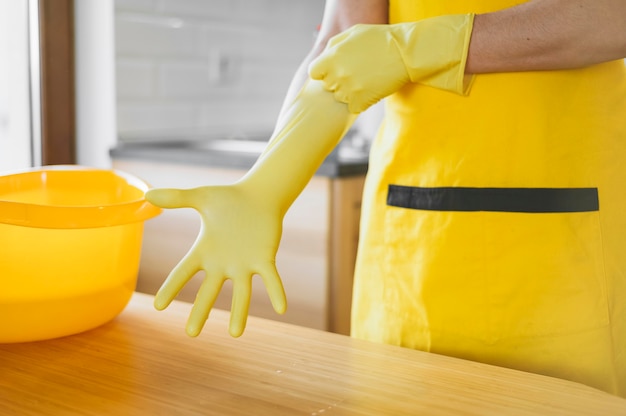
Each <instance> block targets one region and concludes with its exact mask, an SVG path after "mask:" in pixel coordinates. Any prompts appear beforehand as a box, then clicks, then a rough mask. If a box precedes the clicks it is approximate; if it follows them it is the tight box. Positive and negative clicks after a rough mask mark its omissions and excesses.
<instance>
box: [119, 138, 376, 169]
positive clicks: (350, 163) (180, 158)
mask: <svg viewBox="0 0 626 416" xmlns="http://www.w3.org/2000/svg"><path fill="white" fill-rule="evenodd" d="M266 145H267V142H266V141H260V140H239V139H214V140H204V141H199V140H192V141H180V140H171V141H163V140H157V141H154V142H121V143H120V144H118V145H117V146H116V147H114V148H113V149H111V152H110V153H111V157H113V158H114V159H142V160H149V161H153V162H155V161H156V162H158V161H162V162H168V163H181V164H191V165H202V166H210V167H216V168H232V169H242V170H247V169H249V168H251V167H252V165H253V164H254V163H255V162H256V160H257V159H258V157H259V155H260V154H261V153H262V152H263V149H264V148H265V146H266ZM367 161H368V151H367V149H365V148H362V147H358V146H354V145H352V144H350V142H349V141H347V140H345V139H344V142H342V143H340V145H339V146H337V148H336V149H335V150H334V151H333V152H332V153H331V154H330V155H329V156H328V157H327V158H326V160H325V161H324V163H322V165H321V166H320V168H319V169H318V171H317V173H316V175H318V176H326V177H331V178H334V177H345V176H355V175H363V174H365V173H366V172H367Z"/></svg>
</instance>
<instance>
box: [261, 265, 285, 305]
mask: <svg viewBox="0 0 626 416" xmlns="http://www.w3.org/2000/svg"><path fill="white" fill-rule="evenodd" d="M259 274H260V275H261V279H263V284H264V285H265V289H266V290H267V294H268V296H269V298H270V301H271V302H272V306H273V307H274V310H275V311H276V313H280V314H283V313H285V312H286V311H287V296H286V295H285V288H284V287H283V282H282V280H281V279H280V276H279V274H278V271H277V270H276V267H275V266H274V265H272V266H269V267H267V268H265V270H262V271H259Z"/></svg>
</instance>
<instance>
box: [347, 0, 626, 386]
mask: <svg viewBox="0 0 626 416" xmlns="http://www.w3.org/2000/svg"><path fill="white" fill-rule="evenodd" d="M517 3H522V1H517V2H516V1H512V0H486V1H481V0H414V1H412V0H404V1H402V0H398V1H393V0H392V1H391V2H390V22H391V23H398V22H403V21H413V20H418V19H422V18H425V17H430V16H434V15H441V14H452V13H465V12H479V13H480V12H487V11H491V10H497V9H501V8H504V7H508V6H512V5H514V4H517ZM386 111H387V116H386V119H385V122H384V123H383V126H382V127H381V131H380V134H379V135H378V137H377V139H376V140H375V142H374V144H373V146H372V151H371V157H370V167H369V172H368V178H367V181H366V187H365V191H364V198H365V199H364V200H365V204H364V206H363V211H362V222H361V241H360V247H359V253H358V259H357V268H356V275H355V284H354V301H353V313H352V335H353V336H355V337H358V338H363V339H368V340H373V341H378V342H385V343H390V344H396V345H402V346H406V347H411V348H417V349H421V350H425V351H431V352H434V353H441V354H446V355H452V356H457V357H461V358H466V359H470V360H475V361H481V362H486V363H491V364H495V365H500V366H505V367H512V368H516V369H521V370H525V371H529V372H535V373H540V374H546V375H551V376H555V377H559V378H564V379H569V380H573V381H578V382H582V383H585V384H587V385H590V386H594V387H597V388H600V389H603V390H606V391H608V392H611V393H615V394H618V395H622V396H626V69H625V66H624V62H623V61H622V60H620V61H615V62H609V63H605V64H601V65H596V66H593V67H589V68H585V69H580V70H569V71H550V72H533V73H509V74H489V75H479V76H477V77H476V79H475V82H474V84H473V87H472V90H471V93H470V95H469V96H468V97H461V96H457V95H454V94H452V93H448V92H442V91H439V90H436V89H433V88H429V87H423V86H418V85H409V86H406V87H405V88H403V89H402V90H401V91H399V92H398V93H396V94H394V95H393V96H391V97H389V98H388V99H387V103H386Z"/></svg>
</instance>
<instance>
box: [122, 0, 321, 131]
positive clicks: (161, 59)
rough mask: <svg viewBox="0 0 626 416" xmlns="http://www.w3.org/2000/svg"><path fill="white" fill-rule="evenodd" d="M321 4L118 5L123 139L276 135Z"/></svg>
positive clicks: (209, 1)
mask: <svg viewBox="0 0 626 416" xmlns="http://www.w3.org/2000/svg"><path fill="white" fill-rule="evenodd" d="M323 6H324V1H323V0H115V18H116V24H115V36H116V42H115V45H116V83H117V113H118V114H117V117H118V131H119V134H120V138H121V139H122V140H134V139H150V138H151V137H156V136H158V137H159V138H163V137H164V136H171V138H179V137H182V136H185V135H186V134H189V133H196V134H200V135H204V134H207V135H208V134H216V133H217V134H224V135H229V134H240V133H242V132H243V133H246V132H248V133H252V134H254V133H256V132H268V134H269V132H271V130H272V129H273V127H274V122H275V119H276V117H277V115H278V111H279V109H280V107H281V105H282V100H283V97H284V95H285V92H286V90H287V87H288V85H289V82H290V81H291V77H292V75H293V73H294V71H295V70H296V68H297V66H298V64H299V63H300V61H301V60H302V58H303V57H304V55H305V54H306V53H307V52H308V49H309V48H310V46H311V43H312V36H313V32H314V30H315V27H316V26H317V25H318V23H319V22H320V20H321V17H322V11H323Z"/></svg>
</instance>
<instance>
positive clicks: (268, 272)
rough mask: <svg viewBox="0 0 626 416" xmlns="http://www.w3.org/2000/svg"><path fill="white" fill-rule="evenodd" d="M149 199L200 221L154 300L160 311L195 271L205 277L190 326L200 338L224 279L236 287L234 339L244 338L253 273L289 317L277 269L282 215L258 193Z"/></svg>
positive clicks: (214, 190) (209, 189)
mask: <svg viewBox="0 0 626 416" xmlns="http://www.w3.org/2000/svg"><path fill="white" fill-rule="evenodd" d="M146 199H147V200H148V201H150V202H151V203H153V204H154V205H157V206H160V207H162V208H182V207H191V208H194V209H196V210H197V211H198V212H199V213H200V216H201V219H202V226H201V229H200V233H199V235H198V238H197V239H196V241H195V243H194V244H193V246H192V248H191V249H190V250H189V252H188V253H187V255H186V256H185V257H184V258H183V259H182V260H181V261H180V263H178V265H177V266H176V267H175V268H174V269H173V270H172V272H171V273H170V275H169V276H168V278H167V279H166V281H165V282H164V283H163V285H162V286H161V288H160V289H159V291H158V293H157V294H156V297H155V300H154V305H155V307H156V308H157V309H159V310H162V309H165V308H166V307H167V306H168V305H169V304H170V302H171V301H172V300H173V299H174V298H175V297H176V295H177V294H178V292H179V291H180V290H181V289H182V288H183V286H184V285H185V284H186V283H187V282H188V281H189V280H190V279H191V278H192V277H193V276H194V275H195V274H196V272H198V271H201V270H203V271H204V272H205V277H204V281H203V282H202V285H201V286H200V289H199V291H198V294H197V297H196V300H195V302H194V305H193V308H192V311H191V314H190V316H189V320H188V322H187V334H189V335H190V336H197V335H198V334H199V333H200V331H201V330H202V327H203V326H204V323H205V321H206V320H207V318H208V316H209V312H210V311H211V309H212V308H213V305H214V303H215V300H216V299H217V296H218V294H219V292H220V290H221V288H222V285H223V283H224V282H225V280H226V279H231V280H232V282H233V298H232V305H231V315H230V327H229V332H230V334H231V335H232V336H234V337H238V336H240V335H241V334H242V333H243V331H244V328H245V326H246V320H247V317H248V308H249V305H250V296H251V290H252V276H253V275H254V274H258V275H260V276H261V278H262V279H263V282H264V284H265V287H266V288H267V292H268V294H269V297H270V300H271V302H272V305H273V307H274V310H275V311H276V312H278V313H281V314H282V313H284V312H285V310H286V308H287V300H286V297H285V292H284V290H283V285H282V283H281V280H280V277H279V275H278V272H277V270H276V265H275V257H276V251H277V250H278V245H279V243H280V238H281V233H282V216H281V213H280V212H278V211H277V210H276V209H274V208H272V206H271V205H267V204H264V201H263V198H262V197H259V195H258V193H255V192H252V191H251V190H248V189H246V187H245V186H243V185H239V184H235V185H231V186H206V187H200V188H195V189H189V190H178V189H152V190H149V191H148V192H147V193H146Z"/></svg>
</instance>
